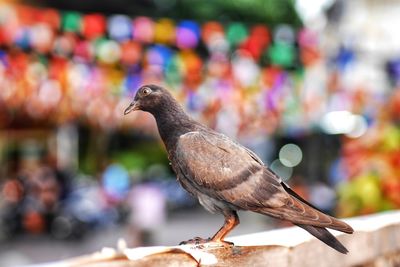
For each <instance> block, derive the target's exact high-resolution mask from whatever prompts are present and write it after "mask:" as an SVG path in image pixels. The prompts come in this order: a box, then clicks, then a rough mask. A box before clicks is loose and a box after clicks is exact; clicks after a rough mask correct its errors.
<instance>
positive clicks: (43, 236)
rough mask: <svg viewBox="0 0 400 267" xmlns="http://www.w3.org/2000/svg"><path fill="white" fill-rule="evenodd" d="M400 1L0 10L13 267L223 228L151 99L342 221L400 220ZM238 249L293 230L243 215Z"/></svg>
mask: <svg viewBox="0 0 400 267" xmlns="http://www.w3.org/2000/svg"><path fill="white" fill-rule="evenodd" d="M399 14H400V2H399V1H396V0H379V1H378V0H353V1H344V0H323V1H312V0H234V1H223V0H215V1H201V0H137V1H128V0H114V1H94V0H85V1H77V0H59V1H50V0H29V1H28V0H26V1H11V2H4V1H2V2H0V266H18V265H24V264H31V263H37V262H44V261H50V260H59V259H63V258H66V257H71V256H76V255H81V254H84V253H89V252H93V251H95V250H98V249H100V248H102V247H104V246H115V245H116V243H117V240H118V238H119V237H123V238H124V239H125V240H126V242H127V243H128V245H129V246H139V245H175V244H177V243H179V242H180V241H182V240H187V239H189V238H192V237H194V236H203V237H208V236H212V235H213V234H214V232H215V231H216V230H217V229H219V227H220V226H221V225H222V222H223V218H222V216H220V215H211V214H208V213H207V212H205V211H204V210H203V209H202V208H201V207H199V205H198V204H197V201H195V200H194V199H192V198H191V197H190V196H189V195H188V194H187V193H186V192H185V191H184V190H183V189H182V188H181V187H180V186H179V185H178V183H177V182H176V178H175V176H174V174H173V172H172V170H171V169H170V167H169V165H168V160H167V157H166V153H165V151H164V147H163V144H162V143H161V141H160V138H159V136H158V133H157V129H156V125H155V122H154V119H153V118H152V117H151V116H150V115H149V114H146V113H143V112H135V113H132V114H130V115H129V116H123V110H124V109H125V108H126V107H127V105H128V104H129V103H130V101H131V100H132V97H133V96H134V95H135V93H136V90H137V89H138V88H139V87H140V86H141V85H143V84H146V83H156V84H161V85H163V86H165V87H167V88H169V89H170V90H171V92H172V93H173V94H174V96H175V97H176V98H177V99H179V101H180V102H181V103H182V105H183V106H184V107H185V109H186V110H187V111H188V112H189V113H190V114H191V116H193V117H194V118H195V119H196V120H199V121H201V122H203V123H204V124H206V125H208V126H210V127H212V128H214V129H216V130H218V131H220V132H223V133H225V134H226V135H228V136H230V137H232V138H233V139H235V140H237V141H238V142H240V143H242V144H244V145H245V146H247V147H249V148H250V149H252V150H254V151H255V152H256V153H257V154H258V155H259V156H260V157H261V158H262V159H263V160H264V162H266V163H267V164H269V166H270V167H271V168H272V169H273V170H274V171H275V172H276V173H278V174H280V175H281V177H282V178H283V179H284V180H285V181H286V182H288V183H289V184H290V185H291V186H292V187H293V188H294V190H295V191H297V192H298V193H299V194H300V195H302V196H304V197H305V198H306V199H308V200H309V201H310V202H311V203H313V204H314V205H315V206H317V207H319V208H320V209H322V210H323V211H325V212H328V213H330V214H333V215H335V216H338V217H350V216H356V215H361V214H369V213H375V212H379V211H384V210H390V209H396V208H400V124H399V123H400V89H399V82H400V32H399V31H398V29H397V25H400V16H399ZM240 216H241V221H242V224H241V225H240V226H239V227H238V228H237V229H236V230H235V231H234V232H233V234H243V233H253V232H257V231H263V230H267V229H272V228H276V227H284V226H287V225H286V224H282V223H280V222H277V221H274V220H272V219H269V218H266V217H263V216H259V215H254V214H250V213H244V212H243V213H241V214H240Z"/></svg>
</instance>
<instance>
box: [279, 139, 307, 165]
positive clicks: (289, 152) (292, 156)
mask: <svg viewBox="0 0 400 267" xmlns="http://www.w3.org/2000/svg"><path fill="white" fill-rule="evenodd" d="M302 159H303V152H302V151H301V149H300V147H299V146H298V145H295V144H286V145H284V146H283V147H281V149H280V150H279V160H280V162H281V163H282V164H283V165H285V166H286V167H295V166H297V165H298V164H299V163H300V162H301V160H302Z"/></svg>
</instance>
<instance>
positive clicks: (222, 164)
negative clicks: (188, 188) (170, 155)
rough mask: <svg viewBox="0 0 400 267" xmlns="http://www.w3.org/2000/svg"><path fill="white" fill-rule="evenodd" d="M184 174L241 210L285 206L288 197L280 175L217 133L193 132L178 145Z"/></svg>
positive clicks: (214, 195)
mask: <svg viewBox="0 0 400 267" xmlns="http://www.w3.org/2000/svg"><path fill="white" fill-rule="evenodd" d="M175 153H176V156H175V157H174V158H175V160H176V161H177V163H178V165H179V168H180V172H181V173H182V175H184V176H185V177H186V178H187V179H188V180H190V181H191V183H192V185H193V186H195V187H197V189H198V190H200V191H201V192H204V193H207V195H209V196H212V197H214V198H217V199H219V200H223V201H226V202H229V203H231V204H233V205H235V206H237V207H238V208H241V209H255V208H260V207H265V206H267V207H277V206H283V205H285V203H286V202H287V197H288V194H287V193H286V192H285V190H284V189H283V187H282V186H281V184H280V183H281V180H280V178H279V177H278V176H276V175H275V174H273V173H272V172H269V171H268V169H267V168H266V167H265V166H264V165H263V163H262V161H261V160H260V159H259V158H258V157H257V156H256V155H255V154H254V153H253V152H251V151H249V150H248V149H246V148H245V147H243V146H241V145H239V144H237V143H235V142H233V141H232V140H230V139H229V138H227V137H226V136H224V135H222V134H218V133H214V132H200V131H196V132H189V133H186V134H184V135H182V136H181V137H180V138H179V140H178V143H177V146H176V150H175Z"/></svg>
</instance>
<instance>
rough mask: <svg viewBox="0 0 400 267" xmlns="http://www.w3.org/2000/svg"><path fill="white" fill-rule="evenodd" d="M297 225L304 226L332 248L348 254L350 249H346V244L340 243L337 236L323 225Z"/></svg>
mask: <svg viewBox="0 0 400 267" xmlns="http://www.w3.org/2000/svg"><path fill="white" fill-rule="evenodd" d="M297 226H299V227H301V228H303V229H304V230H306V231H307V232H309V233H310V234H312V235H313V236H315V237H316V238H318V239H319V240H321V241H322V242H324V243H325V244H327V245H328V246H330V247H331V248H333V249H335V250H337V251H339V252H340V253H343V254H347V253H348V252H349V251H348V250H347V249H346V247H345V246H343V244H342V243H340V241H339V240H337V238H336V237H335V236H334V235H332V234H331V233H330V232H329V231H328V230H327V229H325V228H323V227H316V226H312V225H304V224H297Z"/></svg>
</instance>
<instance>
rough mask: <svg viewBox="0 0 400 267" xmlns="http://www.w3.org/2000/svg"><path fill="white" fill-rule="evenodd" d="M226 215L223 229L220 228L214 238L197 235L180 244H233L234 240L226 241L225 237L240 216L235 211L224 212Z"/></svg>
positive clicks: (202, 245) (237, 222)
mask: <svg viewBox="0 0 400 267" xmlns="http://www.w3.org/2000/svg"><path fill="white" fill-rule="evenodd" d="M224 216H225V222H224V225H223V226H222V227H221V229H219V230H218V232H217V233H216V234H215V235H214V236H213V237H212V238H207V239H204V238H201V237H195V238H193V239H190V240H188V241H183V242H181V243H180V244H179V245H189V244H192V245H196V246H200V247H204V245H205V244H207V243H208V244H212V243H214V244H218V246H220V245H222V246H233V243H232V242H228V241H224V240H223V239H224V237H225V236H226V235H227V234H228V233H229V232H230V231H232V229H233V228H234V227H235V226H236V225H238V224H239V217H238V216H237V213H236V212H235V211H228V212H224Z"/></svg>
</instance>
